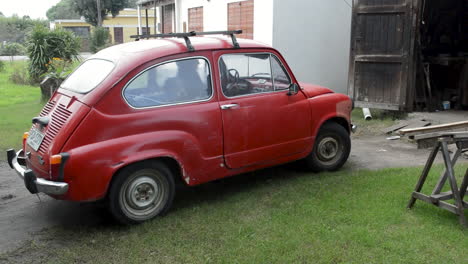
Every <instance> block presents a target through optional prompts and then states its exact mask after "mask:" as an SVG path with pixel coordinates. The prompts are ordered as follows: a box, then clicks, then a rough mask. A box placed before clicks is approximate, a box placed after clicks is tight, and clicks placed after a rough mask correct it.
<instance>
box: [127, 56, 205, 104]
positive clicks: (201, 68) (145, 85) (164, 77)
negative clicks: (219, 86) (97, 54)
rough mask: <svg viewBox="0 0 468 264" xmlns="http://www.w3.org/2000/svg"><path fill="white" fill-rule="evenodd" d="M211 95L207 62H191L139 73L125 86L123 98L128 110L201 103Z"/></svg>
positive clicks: (197, 59) (166, 64) (157, 67)
mask: <svg viewBox="0 0 468 264" xmlns="http://www.w3.org/2000/svg"><path fill="white" fill-rule="evenodd" d="M212 93H213V91H212V87H211V74H210V67H209V64H208V62H207V61H206V60H205V59H201V58H192V59H184V60H177V61H172V62H167V63H163V64H159V65H157V66H155V67H152V68H149V69H147V70H145V71H143V72H142V73H140V74H139V75H137V77H136V78H134V79H132V80H131V81H130V82H129V83H128V84H127V86H126V87H125V89H124V91H123V96H124V98H125V100H126V101H127V102H128V104H130V105H131V106H133V107H135V108H143V107H153V106H163V105H169V104H179V103H189V102H197V101H203V100H207V99H209V98H211V95H212Z"/></svg>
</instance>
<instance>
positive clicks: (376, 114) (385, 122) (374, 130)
mask: <svg viewBox="0 0 468 264" xmlns="http://www.w3.org/2000/svg"><path fill="white" fill-rule="evenodd" d="M371 114H372V120H365V119H364V115H363V113H362V109H361V108H356V109H354V110H353V112H352V113H351V120H352V122H353V124H355V125H357V127H358V130H357V131H356V133H355V134H353V135H354V136H363V135H381V134H383V132H382V129H384V128H387V127H390V126H392V125H394V124H395V123H396V122H398V120H399V119H404V118H405V117H406V115H405V114H403V113H401V112H395V111H385V110H378V109H371Z"/></svg>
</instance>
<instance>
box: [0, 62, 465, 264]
mask: <svg viewBox="0 0 468 264" xmlns="http://www.w3.org/2000/svg"><path fill="white" fill-rule="evenodd" d="M21 63H24V62H16V63H15V65H19V64H21ZM8 65H10V64H8ZM13 70H14V67H11V65H10V66H9V67H8V69H7V72H6V73H0V113H1V118H0V150H1V152H0V159H5V150H6V149H7V148H9V147H16V148H18V147H20V145H21V136H22V134H23V132H24V131H27V130H28V129H29V127H30V125H31V124H30V122H31V121H30V120H31V118H32V117H33V116H35V115H37V114H38V113H39V111H40V109H41V108H42V106H43V103H41V102H40V91H39V88H38V87H32V86H21V85H13V84H11V83H10V82H9V81H8V76H9V73H10V72H12V71H13ZM373 114H374V116H380V114H379V113H377V114H375V113H373ZM361 116H362V114H361V112H360V110H358V109H356V110H355V111H354V112H353V117H354V120H356V121H355V122H356V123H358V125H360V129H361V128H363V127H366V129H371V130H375V131H377V130H378V129H380V126H381V127H382V128H383V127H386V126H388V125H391V124H392V123H393V122H394V121H393V120H392V119H391V118H389V117H388V116H385V115H384V114H382V115H381V117H380V118H375V119H374V120H373V121H369V122H365V121H359V120H362V117H361ZM359 122H361V124H359ZM366 133H367V132H366ZM464 169H466V168H458V175H461V174H462V172H464V171H462V170H464ZM420 170H421V169H420V168H406V169H386V170H380V171H345V170H342V171H339V172H334V173H320V174H313V173H308V172H303V171H298V170H294V169H292V168H290V166H282V167H276V168H271V169H266V170H262V171H259V172H256V173H250V174H246V175H242V176H237V177H233V178H230V179H225V180H221V181H217V182H213V183H208V184H204V185H202V186H199V187H196V188H184V189H182V190H180V191H179V192H178V195H177V196H176V200H175V203H174V206H173V209H172V210H171V211H170V212H169V213H168V214H167V215H166V216H164V217H159V218H156V219H154V220H153V221H150V222H148V223H145V224H142V225H138V226H132V227H123V226H119V225H116V224H114V223H113V222H112V221H111V220H109V219H110V217H109V216H108V214H107V213H105V210H104V209H101V208H100V207H98V206H96V213H97V214H99V215H101V214H102V217H103V223H100V224H93V225H91V226H89V225H80V226H66V225H62V226H61V227H56V228H52V229H48V230H46V231H45V232H43V235H41V236H33V239H32V240H31V241H30V243H28V244H26V245H24V246H23V247H22V248H20V249H18V250H16V251H13V252H9V253H6V254H3V255H0V262H3V261H4V262H6V263H11V262H17V263H28V262H34V263H42V262H50V263H75V262H78V263H141V262H144V263H444V264H445V263H468V256H467V254H466V253H464V252H466V249H467V248H468V238H467V235H468V231H467V230H463V229H462V228H461V227H460V226H459V223H458V219H457V217H456V216H455V215H453V214H451V213H449V212H446V211H443V210H442V209H439V208H436V207H434V206H430V205H427V204H424V203H422V202H420V201H418V202H417V203H416V206H415V208H414V209H413V210H407V209H406V208H405V207H406V204H407V201H408V199H409V196H410V193H411V191H412V189H413V188H414V185H415V183H416V181H417V178H418V176H419V173H420ZM440 170H441V167H440V166H439V169H438V170H434V171H433V172H432V175H431V177H430V179H429V180H430V181H429V184H427V185H426V187H427V188H426V190H425V191H426V192H429V191H430V188H428V187H429V186H428V185H430V183H432V184H434V183H435V180H436V178H438V175H439V174H440ZM12 225H13V224H12ZM12 227H13V226H12Z"/></svg>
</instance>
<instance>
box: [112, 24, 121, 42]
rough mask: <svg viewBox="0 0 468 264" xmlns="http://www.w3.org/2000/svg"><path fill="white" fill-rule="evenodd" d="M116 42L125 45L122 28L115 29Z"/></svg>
mask: <svg viewBox="0 0 468 264" xmlns="http://www.w3.org/2000/svg"><path fill="white" fill-rule="evenodd" d="M114 42H115V43H123V28H121V27H115V28H114Z"/></svg>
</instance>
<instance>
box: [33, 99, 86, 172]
mask: <svg viewBox="0 0 468 264" xmlns="http://www.w3.org/2000/svg"><path fill="white" fill-rule="evenodd" d="M89 110H90V108H89V107H88V106H87V105H85V104H83V103H82V102H80V101H78V99H77V98H76V97H74V96H72V97H70V96H67V95H64V94H62V93H60V92H56V93H55V94H54V96H53V97H52V98H51V99H50V100H49V102H48V103H47V104H46V105H45V106H44V108H43V109H42V111H41V113H40V114H39V117H41V118H40V119H39V121H37V119H36V123H35V124H33V126H32V128H31V130H30V132H29V134H30V137H31V135H35V137H36V139H35V140H34V141H35V142H33V140H32V138H31V139H28V141H29V142H28V143H26V146H25V149H26V153H28V152H29V153H30V155H29V158H28V166H29V167H31V168H32V169H33V170H38V172H39V173H40V174H47V172H48V171H49V157H50V156H51V155H55V154H58V153H60V151H61V148H62V147H63V145H64V144H65V142H66V141H67V139H68V138H69V136H70V135H71V134H72V132H73V131H74V130H75V128H76V127H77V126H78V124H79V123H80V122H81V120H82V119H83V118H84V116H85V115H86V114H87V113H88V112H89ZM41 137H42V139H41Z"/></svg>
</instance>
